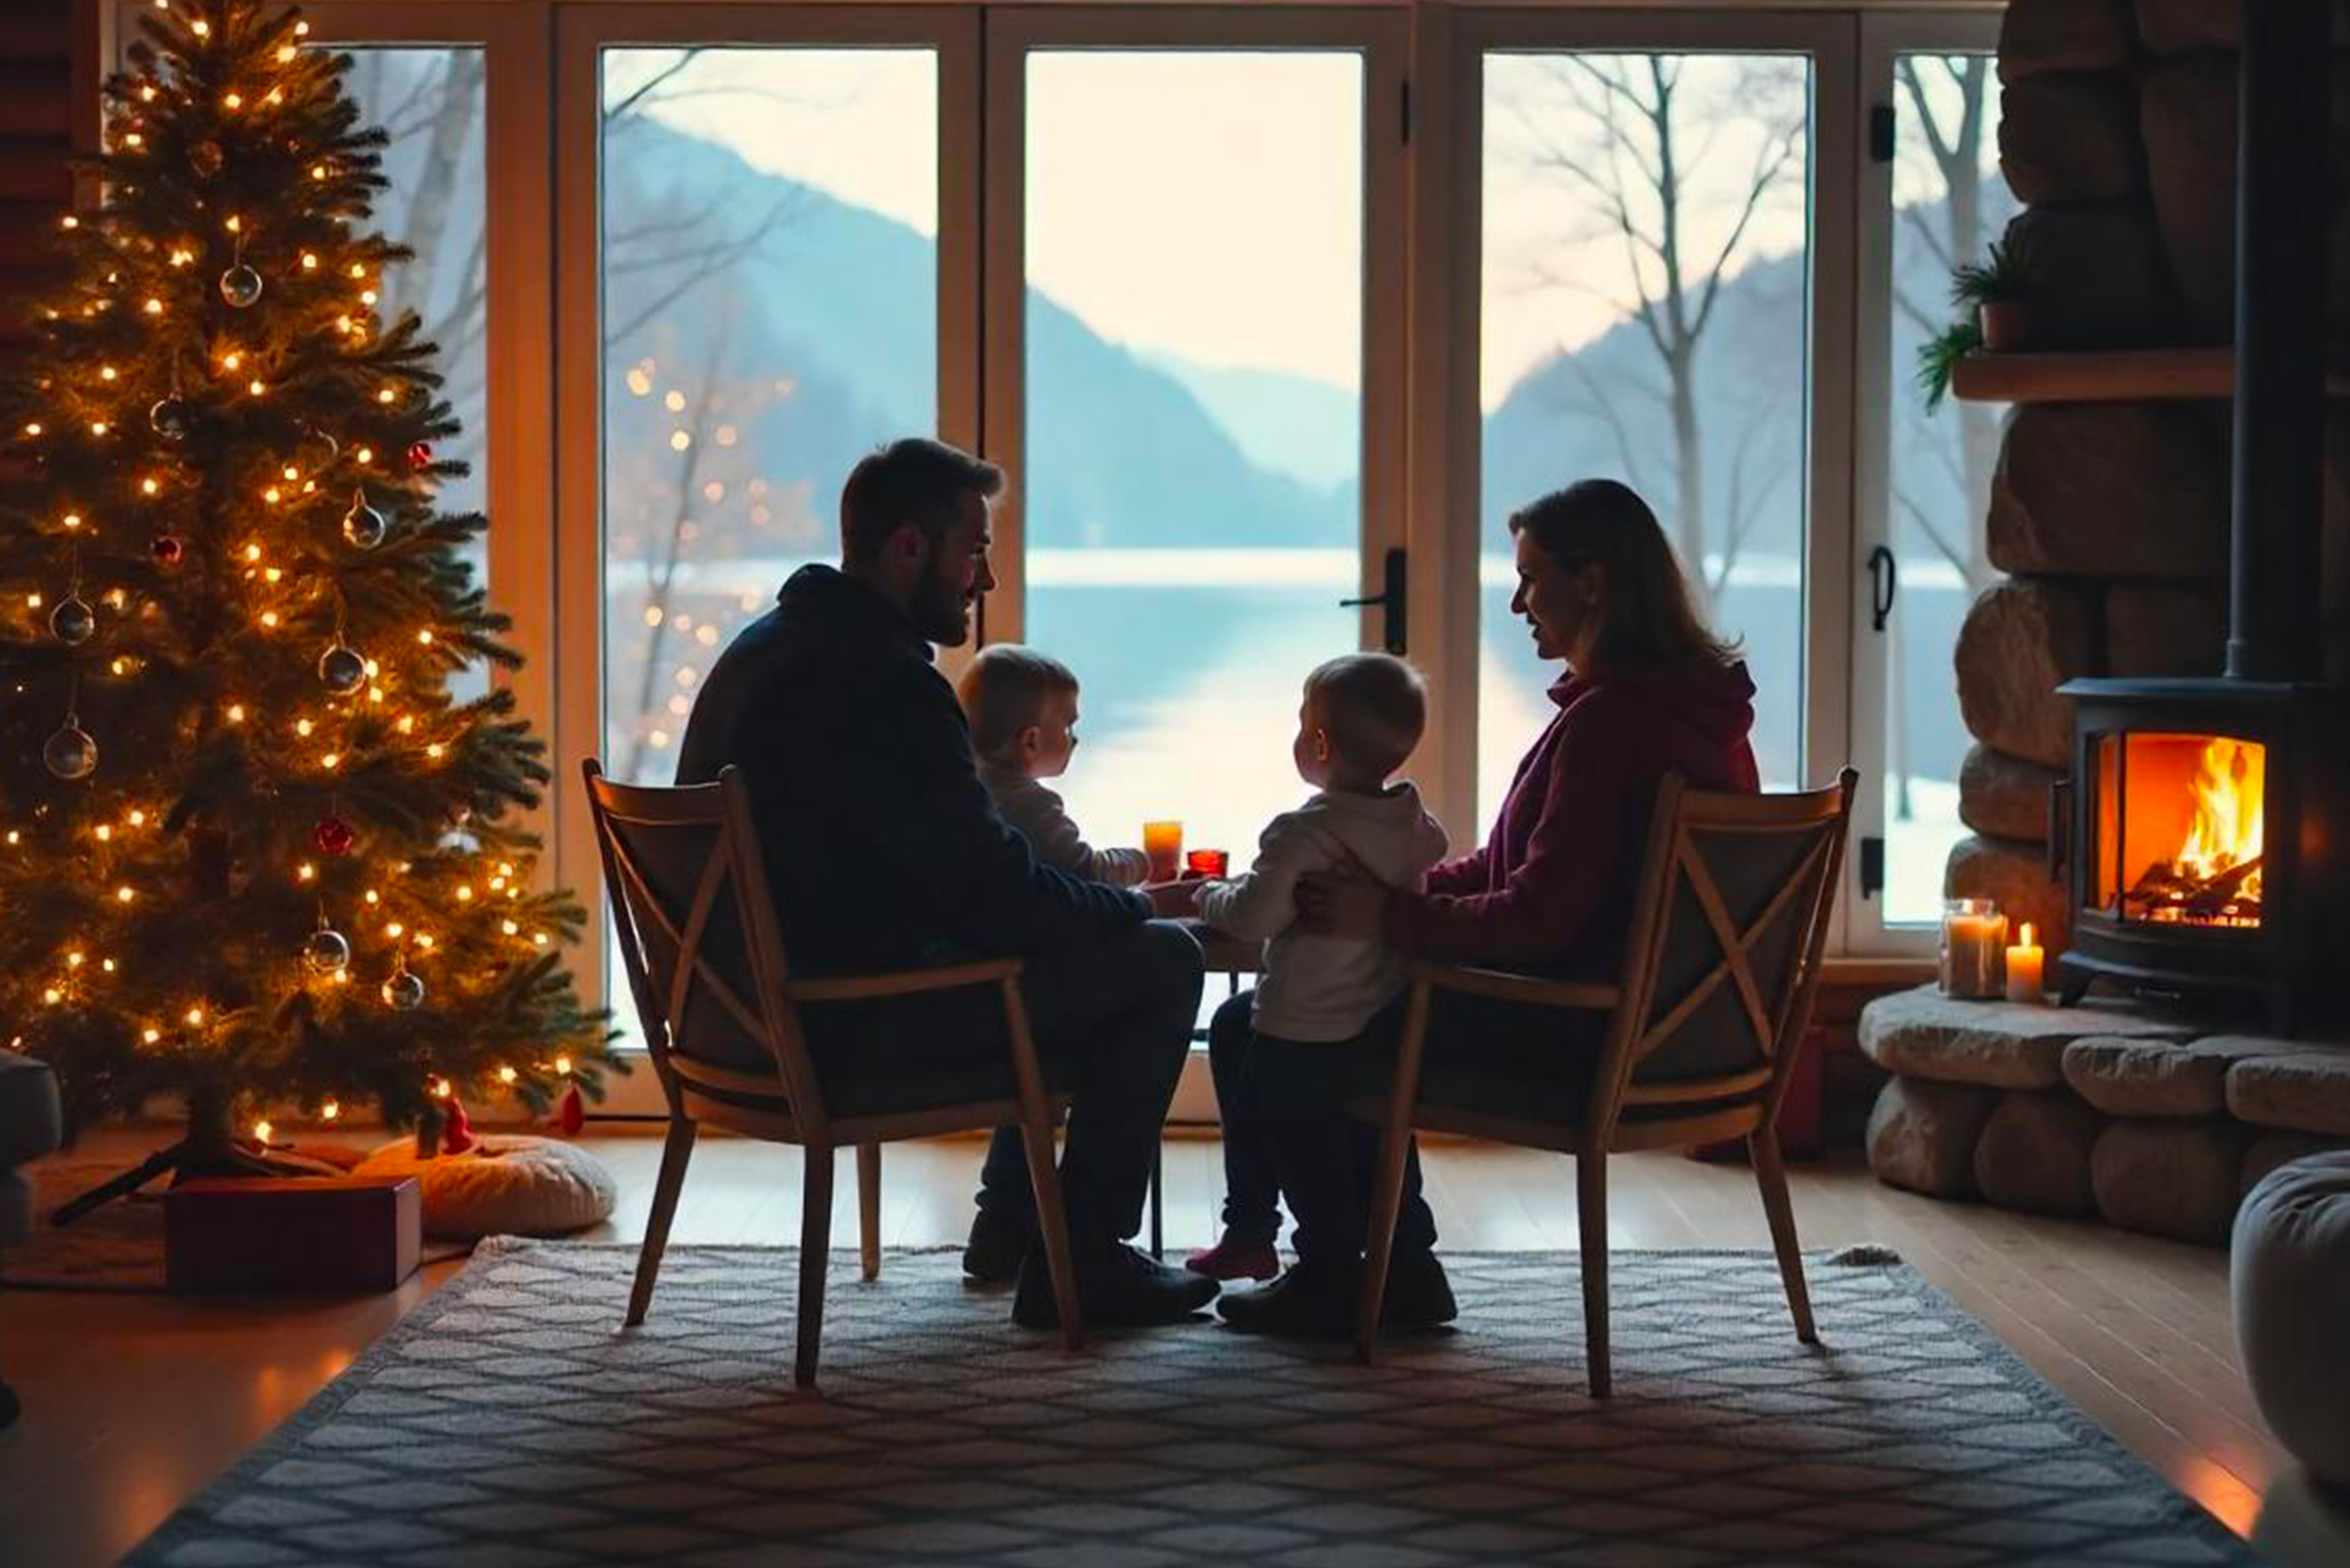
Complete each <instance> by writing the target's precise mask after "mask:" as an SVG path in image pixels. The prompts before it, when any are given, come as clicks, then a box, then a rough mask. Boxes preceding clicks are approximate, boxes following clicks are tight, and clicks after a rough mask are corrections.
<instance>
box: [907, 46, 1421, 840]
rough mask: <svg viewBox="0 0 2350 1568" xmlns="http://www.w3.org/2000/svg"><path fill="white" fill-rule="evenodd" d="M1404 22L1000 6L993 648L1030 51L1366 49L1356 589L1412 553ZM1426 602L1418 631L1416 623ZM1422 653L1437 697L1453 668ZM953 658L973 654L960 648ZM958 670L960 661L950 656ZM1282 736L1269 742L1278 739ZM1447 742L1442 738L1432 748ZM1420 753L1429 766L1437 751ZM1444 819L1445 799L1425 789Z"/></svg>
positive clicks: (1015, 388)
mask: <svg viewBox="0 0 2350 1568" xmlns="http://www.w3.org/2000/svg"><path fill="white" fill-rule="evenodd" d="M1405 22H1406V18H1405V16H1404V15H1403V13H1402V12H1401V11H1399V10H1397V9H1394V8H1391V7H1382V6H1376V5H1349V6H1339V5H1315V6H1302V7H1269V8H1266V9H1263V10H1253V9H1244V8H1241V7H1236V6H1230V5H1225V6H1214V5H1207V6H1190V5H1185V6H1180V7H1177V6H1172V5H1168V6H1155V5H1144V6H1136V5H1123V6H1121V5H1067V6H1060V5H1047V6H1040V7H1029V8H994V7H992V8H990V11H989V18H988V23H987V61H986V69H987V93H986V105H985V112H986V120H985V136H986V141H987V173H986V183H987V222H986V234H987V248H986V255H985V258H984V265H983V288H984V290H985V294H984V298H985V317H986V323H987V340H988V342H989V344H990V345H991V346H994V345H999V344H1000V345H1006V346H1008V351H1006V352H1002V353H991V354H989V355H988V356H987V357H986V358H985V360H984V363H983V366H982V371H983V375H984V377H985V394H984V423H983V429H984V435H983V445H982V451H983V453H984V455H985V456H986V457H987V458H988V459H989V460H990V461H992V462H997V463H1000V464H1002V465H1003V469H1004V471H1005V474H1006V482H1005V485H1004V492H1003V496H1002V497H1001V498H1000V499H999V500H998V502H997V504H996V506H995V524H994V525H995V544H996V548H995V552H994V565H995V573H996V578H997V585H998V586H997V588H996V591H995V592H994V593H993V594H991V595H990V596H989V597H988V603H987V607H986V609H985V612H984V615H985V618H984V620H983V639H984V640H985V641H987V642H1007V641H1018V640H1020V639H1021V637H1022V634H1023V630H1024V627H1025V625H1026V622H1027V614H1026V611H1027V554H1026V550H1025V548H1024V541H1025V538H1026V530H1025V527H1024V523H1025V505H1024V504H1025V500H1026V485H1025V481H1026V470H1027V464H1026V462H1025V458H1026V434H1027V369H1028V364H1027V359H1028V357H1027V352H1026V341H1027V340H1026V296H1027V286H1028V280H1027V268H1026V265H1025V252H1026V238H1027V221H1026V219H1027V210H1026V203H1025V197H1026V172H1027V171H1026V151H1027V108H1028V102H1027V93H1026V82H1027V69H1026V67H1027V61H1028V57H1029V56H1030V55H1032V54H1035V53H1055V52H1062V51H1083V50H1101V51H1105V52H1109V51H1117V52H1129V51H1143V50H1162V49H1163V50H1165V51H1168V52H1170V53H1182V52H1186V51H1202V52H1211V51H1225V50H1238V51H1254V50H1267V51H1273V52H1284V51H1298V52H1321V51H1328V52H1357V53H1359V54H1360V55H1361V57H1362V61H1363V125H1362V137H1363V241H1362V245H1363V253H1362V276H1361V286H1362V316H1363V321H1362V350H1361V352H1362V358H1361V365H1362V390H1361V399H1362V469H1361V476H1360V481H1359V484H1358V493H1359V495H1360V503H1359V504H1360V517H1359V527H1358V531H1357V592H1358V593H1359V594H1360V595H1364V596H1368V595H1373V594H1377V593H1378V592H1379V591H1380V590H1381V587H1383V582H1382V577H1383V573H1384V557H1385V553H1386V551H1387V550H1388V549H1389V548H1390V547H1405V548H1409V547H1410V545H1412V544H1413V543H1414V540H1413V539H1412V537H1411V530H1410V528H1409V524H1408V522H1407V520H1406V512H1407V508H1406V491H1405V478H1406V462H1407V457H1406V439H1405V430H1406V419H1405V413H1406V410H1405V397H1406V392H1405V389H1406V374H1407V372H1406V341H1407V337H1408V330H1409V329H1408V325H1407V320H1406V314H1405V300H1406V292H1405V291H1406V284H1407V272H1406V251H1407V244H1406V235H1407V234H1408V233H1409V208H1408V205H1407V182H1406V178H1405V174H1406V162H1407V158H1406V147H1405V142H1404V134H1403V131H1404V128H1403V124H1402V116H1403V99H1404V84H1405V82H1406V80H1407V78H1408V74H1409V42H1410V39H1409V28H1408V27H1407V26H1406V25H1405ZM1417 608H1418V600H1417V597H1415V599H1414V610H1415V614H1414V616H1413V619H1414V621H1415V623H1416V622H1417V621H1418V618H1419V617H1418V615H1417ZM1378 614H1379V612H1378V611H1377V610H1376V609H1371V608H1366V609H1363V610H1361V611H1359V612H1358V613H1357V619H1356V630H1357V643H1356V646H1357V647H1358V648H1376V647H1378V646H1379V645H1380V638H1381V636H1382V624H1381V622H1380V620H1379V619H1378ZM1413 642H1414V646H1413V654H1414V657H1415V659H1419V662H1420V663H1421V665H1422V667H1423V670H1424V672H1425V673H1427V674H1428V677H1429V680H1430V685H1431V688H1434V687H1435V686H1436V684H1437V682H1438V681H1439V680H1440V679H1441V678H1442V671H1441V668H1440V665H1439V666H1438V668H1434V669H1430V668H1429V667H1430V663H1431V661H1430V660H1429V659H1425V658H1424V657H1421V656H1420V653H1419V646H1418V643H1419V639H1418V638H1417V636H1415V638H1414V639H1413ZM949 651H950V654H951V655H952V654H955V653H959V652H960V651H961V650H949ZM948 662H949V663H950V664H954V663H957V662H959V660H957V659H952V658H950V659H949V660H948ZM1274 739H1275V738H1273V737H1268V741H1272V740H1274ZM1433 741H1434V736H1433V733H1432V732H1431V736H1430V743H1432V742H1433ZM1427 751H1428V745H1427V744H1424V745H1423V751H1422V754H1423V755H1425V754H1427ZM1428 795H1429V800H1430V806H1431V808H1432V809H1434V810H1435V811H1436V812H1437V813H1438V814H1439V815H1443V812H1444V809H1445V804H1446V803H1445V802H1444V800H1443V799H1442V797H1441V794H1440V789H1438V788H1435V787H1431V788H1430V789H1429V791H1428Z"/></svg>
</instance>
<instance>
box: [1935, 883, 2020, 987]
mask: <svg viewBox="0 0 2350 1568" xmlns="http://www.w3.org/2000/svg"><path fill="white" fill-rule="evenodd" d="M2006 941H2007V917H2006V916H2004V915H2002V914H2001V913H2000V912H1999V906H1998V905H1996V904H1994V903H1992V902H1991V900H1990V899H1989V898H1951V899H1948V900H1946V901H1945V902H1944V903H1943V905H1942V952H1941V987H1942V994H1943V995H1944V996H1963V997H1995V996H1997V995H1999V994H2000V958H2001V953H2002V948H2003V947H2004V946H2005V944H2006Z"/></svg>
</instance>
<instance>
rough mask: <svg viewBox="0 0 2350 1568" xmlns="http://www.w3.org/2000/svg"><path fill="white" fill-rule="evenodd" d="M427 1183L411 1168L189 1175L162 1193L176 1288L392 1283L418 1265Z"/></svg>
mask: <svg viewBox="0 0 2350 1568" xmlns="http://www.w3.org/2000/svg"><path fill="white" fill-rule="evenodd" d="M423 1190H424V1189H422V1188H421V1187H420V1186H418V1185H417V1181H416V1179H415V1178H414V1177H412V1176H398V1177H338V1178H331V1179H319V1178H314V1177H253V1178H238V1179H207V1180H203V1181H189V1182H183V1183H182V1184H181V1185H180V1186H178V1187H175V1188H173V1189H172V1190H171V1191H170V1192H168V1193H166V1194H165V1195H164V1197H163V1278H164V1282H165V1283H166V1285H167V1286H169V1288H171V1289H172V1290H174V1291H388V1290H391V1289H393V1288H394V1287H396V1286H397V1285H399V1284H400V1282H401V1281H403V1280H405V1279H407V1278H408V1276H409V1275H411V1274H412V1273H414V1272H416V1265H417V1261H418V1258H419V1256H420V1254H421V1252H422V1251H423V1245H424V1200H423Z"/></svg>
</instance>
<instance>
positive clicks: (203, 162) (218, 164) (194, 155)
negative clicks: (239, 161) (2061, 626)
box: [188, 141, 228, 180]
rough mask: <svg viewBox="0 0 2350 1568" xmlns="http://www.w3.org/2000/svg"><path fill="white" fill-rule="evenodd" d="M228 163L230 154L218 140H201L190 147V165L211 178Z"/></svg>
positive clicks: (207, 177)
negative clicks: (222, 149) (225, 151)
mask: <svg viewBox="0 0 2350 1568" xmlns="http://www.w3.org/2000/svg"><path fill="white" fill-rule="evenodd" d="M227 164H228V155H227V154H226V153H224V152H223V151H221V144H220V143H219V142H217V141H199V142H197V143H196V144H195V145H194V146H193V147H191V148H189V149H188V167H189V168H191V169H192V170H194V171H196V172H197V173H199V174H201V175H203V177H204V178H205V179H207V180H209V179H211V178H212V177H213V175H215V174H217V173H219V172H220V171H222V170H223V169H224V168H225V167H226V166H227Z"/></svg>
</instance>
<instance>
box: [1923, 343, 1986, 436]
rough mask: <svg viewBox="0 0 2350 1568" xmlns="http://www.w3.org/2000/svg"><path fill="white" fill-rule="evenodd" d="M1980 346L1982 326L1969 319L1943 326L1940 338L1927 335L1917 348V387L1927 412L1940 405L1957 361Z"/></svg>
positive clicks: (1956, 366)
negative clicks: (1922, 396)
mask: <svg viewBox="0 0 2350 1568" xmlns="http://www.w3.org/2000/svg"><path fill="white" fill-rule="evenodd" d="M1982 346H1983V334H1982V328H1981V327H1979V326H1977V325H1976V324H1975V323H1974V322H1971V321H1954V322H1952V323H1951V324H1950V326H1949V327H1945V328H1943V330H1942V335H1941V336H1940V337H1929V338H1928V339H1927V340H1926V341H1925V342H1924V343H1922V344H1920V345H1919V346H1918V390H1920V391H1922V392H1924V393H1925V394H1926V411H1927V412H1928V413H1929V414H1930V413H1932V412H1933V411H1934V410H1936V409H1939V408H1940V407H1941V406H1942V399H1943V397H1944V396H1945V395H1946V394H1948V393H1949V391H1950V372H1951V371H1952V370H1954V369H1957V368H1958V363H1959V361H1960V360H1961V359H1963V358H1966V357H1967V356H1968V355H1970V354H1971V353H1973V352H1974V351H1975V350H1977V349H1978V348H1981V347H1982Z"/></svg>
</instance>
